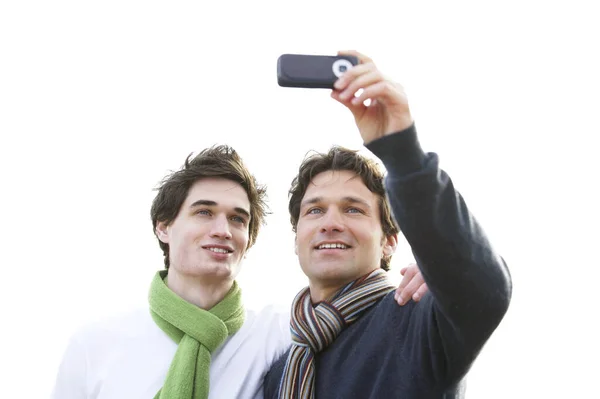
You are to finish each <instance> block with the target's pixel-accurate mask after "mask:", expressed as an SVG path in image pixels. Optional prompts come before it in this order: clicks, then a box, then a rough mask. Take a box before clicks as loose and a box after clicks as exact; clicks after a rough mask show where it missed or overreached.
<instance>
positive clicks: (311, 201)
mask: <svg viewBox="0 0 600 399" xmlns="http://www.w3.org/2000/svg"><path fill="white" fill-rule="evenodd" d="M342 201H343V202H347V203H350V204H361V205H363V206H365V207H367V208H369V209H370V208H371V205H369V203H368V202H367V201H365V200H363V199H360V198H357V197H351V196H346V197H343V198H342ZM319 202H323V197H313V198H309V199H307V200H304V201H302V203H301V204H300V208H302V207H305V206H307V205H312V204H317V203H319Z"/></svg>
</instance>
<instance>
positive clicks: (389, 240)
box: [383, 234, 398, 258]
mask: <svg viewBox="0 0 600 399" xmlns="http://www.w3.org/2000/svg"><path fill="white" fill-rule="evenodd" d="M384 240H385V242H384V243H383V256H385V257H386V258H387V257H388V256H392V255H393V254H394V252H396V247H397V246H398V234H392V235H389V236H387V237H386V238H385V239H384Z"/></svg>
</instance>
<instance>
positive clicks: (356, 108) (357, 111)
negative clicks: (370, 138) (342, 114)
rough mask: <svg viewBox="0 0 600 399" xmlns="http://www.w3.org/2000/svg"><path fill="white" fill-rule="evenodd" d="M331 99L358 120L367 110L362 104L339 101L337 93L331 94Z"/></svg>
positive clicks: (348, 100) (347, 100)
mask: <svg viewBox="0 0 600 399" xmlns="http://www.w3.org/2000/svg"><path fill="white" fill-rule="evenodd" d="M331 98H333V99H335V100H336V101H338V102H339V103H341V104H342V105H344V106H346V107H347V108H348V109H349V110H350V111H351V112H352V114H353V115H354V117H355V118H358V119H360V117H361V116H362V114H363V113H364V112H365V111H366V110H367V107H366V106H365V105H364V104H353V103H352V101H351V99H345V100H344V99H341V98H340V93H339V92H337V91H332V92H331Z"/></svg>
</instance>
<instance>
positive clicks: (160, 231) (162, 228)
mask: <svg viewBox="0 0 600 399" xmlns="http://www.w3.org/2000/svg"><path fill="white" fill-rule="evenodd" d="M154 232H155V233H156V237H158V239H159V240H160V241H162V242H164V243H165V244H168V243H169V226H168V225H167V224H166V223H165V222H158V224H157V225H156V229H155V230H154Z"/></svg>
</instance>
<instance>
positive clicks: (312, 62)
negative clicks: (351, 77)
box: [277, 54, 359, 89]
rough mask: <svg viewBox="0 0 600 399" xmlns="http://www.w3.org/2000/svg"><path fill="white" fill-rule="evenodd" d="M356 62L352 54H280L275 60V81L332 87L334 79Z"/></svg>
mask: <svg viewBox="0 0 600 399" xmlns="http://www.w3.org/2000/svg"><path fill="white" fill-rule="evenodd" d="M358 62H359V61H358V57H355V56H352V55H335V56H329V55H307V54H282V55H281V56H280V57H279V59H278V60H277V83H278V84H279V86H281V87H299V88H310V89H333V84H334V83H335V81H336V80H338V79H339V78H340V77H341V76H342V75H343V74H344V73H345V72H346V71H347V70H349V69H350V68H352V67H354V66H356V65H358Z"/></svg>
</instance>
